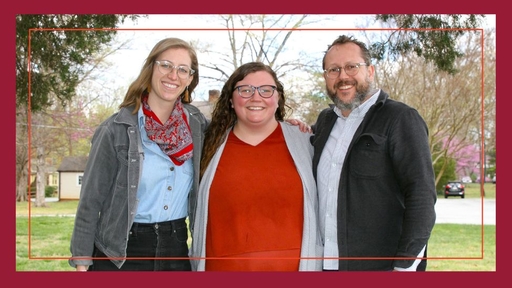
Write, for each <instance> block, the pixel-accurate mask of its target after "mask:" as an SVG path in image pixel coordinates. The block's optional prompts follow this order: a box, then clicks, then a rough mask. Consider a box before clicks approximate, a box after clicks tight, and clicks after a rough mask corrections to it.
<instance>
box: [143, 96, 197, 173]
mask: <svg viewBox="0 0 512 288" xmlns="http://www.w3.org/2000/svg"><path fill="white" fill-rule="evenodd" d="M142 111H143V112H144V115H146V123H145V125H144V128H145V129H146V132H147V134H148V137H149V139H150V140H151V141H153V142H155V143H156V144H158V146H159V147H160V149H162V151H163V152H164V153H165V154H167V155H168V156H169V158H171V160H172V162H174V164H176V165H178V166H180V165H182V164H183V163H184V162H185V161H187V160H188V159H190V158H192V150H193V147H194V146H193V144H192V134H191V132H190V127H189V126H188V122H187V116H186V115H185V112H184V110H183V104H182V103H181V100H180V99H178V100H176V104H175V106H174V109H173V110H172V113H171V116H170V117H169V119H167V121H166V122H165V124H162V122H160V120H159V119H158V117H157V116H156V115H155V113H154V112H153V111H151V108H150V107H149V105H148V95H143V97H142Z"/></svg>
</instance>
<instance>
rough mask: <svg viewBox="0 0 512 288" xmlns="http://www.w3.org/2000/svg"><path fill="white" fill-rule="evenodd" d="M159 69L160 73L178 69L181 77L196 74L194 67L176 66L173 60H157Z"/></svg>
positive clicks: (185, 77)
mask: <svg viewBox="0 0 512 288" xmlns="http://www.w3.org/2000/svg"><path fill="white" fill-rule="evenodd" d="M155 63H156V65H157V67H158V71H160V73H162V74H164V75H167V74H169V73H171V72H172V71H174V70H176V71H177V72H176V74H178V77H180V78H181V79H187V78H188V77H189V76H190V75H192V74H194V73H195V72H196V71H195V70H194V69H191V68H189V67H188V66H183V65H179V66H174V65H173V63H172V62H169V61H165V60H164V61H155Z"/></svg>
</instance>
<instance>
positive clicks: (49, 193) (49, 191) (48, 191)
mask: <svg viewBox="0 0 512 288" xmlns="http://www.w3.org/2000/svg"><path fill="white" fill-rule="evenodd" d="M56 191H57V187H56V186H46V187H44V197H53V196H55V192H56Z"/></svg>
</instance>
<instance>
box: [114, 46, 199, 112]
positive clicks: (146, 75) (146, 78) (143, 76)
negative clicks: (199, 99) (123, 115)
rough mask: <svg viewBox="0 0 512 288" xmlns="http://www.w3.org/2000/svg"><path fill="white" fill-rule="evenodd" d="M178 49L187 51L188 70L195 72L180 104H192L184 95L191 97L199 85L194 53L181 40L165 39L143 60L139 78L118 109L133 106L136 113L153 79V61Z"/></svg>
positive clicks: (192, 49) (190, 99) (197, 65)
mask: <svg viewBox="0 0 512 288" xmlns="http://www.w3.org/2000/svg"><path fill="white" fill-rule="evenodd" d="M178 48H182V49H185V50H187V51H188V54H189V55H190V59H191V60H192V65H191V66H192V67H190V68H192V69H194V70H195V71H196V72H195V73H194V74H192V75H191V76H190V77H194V78H193V79H192V82H190V85H188V92H187V89H185V90H184V91H183V93H181V95H180V98H181V102H182V103H190V102H192V98H191V97H185V94H186V93H189V95H192V92H193V91H194V89H195V88H196V86H197V84H198V83H199V63H198V61H197V55H196V51H195V50H194V48H193V47H192V46H191V45H190V44H188V43H187V42H185V41H184V40H181V39H179V38H166V39H163V40H160V42H158V43H156V45H155V47H153V49H152V50H151V52H149V55H148V57H147V58H146V60H144V65H143V66H142V69H141V70H140V73H139V76H138V77H137V79H135V81H133V82H132V84H130V87H129V88H128V91H127V92H126V95H125V96H124V100H123V103H121V105H119V108H122V107H127V106H130V105H135V109H134V110H133V113H134V114H135V113H137V111H138V110H139V107H140V103H141V99H142V97H141V96H142V93H143V92H149V91H148V90H147V89H148V87H150V86H151V77H153V65H154V63H155V60H156V59H158V57H160V55H161V54H162V53H163V52H165V51H167V50H169V49H178Z"/></svg>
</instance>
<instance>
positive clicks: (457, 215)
mask: <svg viewBox="0 0 512 288" xmlns="http://www.w3.org/2000/svg"><path fill="white" fill-rule="evenodd" d="M435 208H436V216H437V217H436V223H455V224H482V221H483V224H484V225H496V199H483V200H482V199H481V198H474V199H473V198H470V199H461V198H458V197H449V198H447V199H445V198H438V199H437V202H436V207H435Z"/></svg>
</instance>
